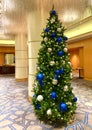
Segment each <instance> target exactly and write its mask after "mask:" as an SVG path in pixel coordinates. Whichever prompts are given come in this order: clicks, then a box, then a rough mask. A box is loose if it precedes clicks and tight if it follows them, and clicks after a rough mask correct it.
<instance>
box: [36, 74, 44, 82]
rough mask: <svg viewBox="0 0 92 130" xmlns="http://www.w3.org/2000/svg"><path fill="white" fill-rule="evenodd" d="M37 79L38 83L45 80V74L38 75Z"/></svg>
mask: <svg viewBox="0 0 92 130" xmlns="http://www.w3.org/2000/svg"><path fill="white" fill-rule="evenodd" d="M36 79H37V80H38V81H41V80H43V79H44V74H43V73H38V74H37V76H36Z"/></svg>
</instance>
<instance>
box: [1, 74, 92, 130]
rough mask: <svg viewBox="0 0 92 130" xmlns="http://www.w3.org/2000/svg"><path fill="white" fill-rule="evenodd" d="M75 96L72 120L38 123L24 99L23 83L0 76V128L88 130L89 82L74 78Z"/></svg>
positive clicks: (91, 121) (91, 111) (91, 109)
mask: <svg viewBox="0 0 92 130" xmlns="http://www.w3.org/2000/svg"><path fill="white" fill-rule="evenodd" d="M72 86H73V88H74V89H73V91H74V93H75V94H76V96H77V97H78V108H77V110H76V113H75V120H74V121H73V122H71V123H70V124H69V125H68V126H62V125H59V126H58V125H57V124H53V125H48V124H44V123H43V122H40V121H39V120H38V119H37V118H36V116H35V114H34V110H33V107H32V105H31V103H29V102H28V100H27V97H28V95H27V93H28V92H27V91H28V85H27V82H16V81H15V79H14V76H13V75H8V76H7V75H4V76H2V75H0V130H92V82H88V81H85V80H83V79H78V78H74V79H73V81H72Z"/></svg>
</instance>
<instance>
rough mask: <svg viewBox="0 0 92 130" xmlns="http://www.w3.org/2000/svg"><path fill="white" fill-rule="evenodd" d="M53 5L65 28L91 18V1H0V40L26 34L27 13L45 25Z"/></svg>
mask: <svg viewBox="0 0 92 130" xmlns="http://www.w3.org/2000/svg"><path fill="white" fill-rule="evenodd" d="M53 5H54V8H55V10H56V11H57V12H58V15H59V19H60V20H61V21H62V22H63V25H64V26H66V27H67V28H68V27H69V26H71V25H73V24H74V23H76V22H78V21H80V20H83V19H85V18H87V17H89V16H91V17H92V0H0V39H2V38H8V37H13V36H15V35H17V34H18V33H24V34H27V14H28V12H35V14H36V16H37V17H38V19H39V20H40V22H43V23H46V19H47V17H48V16H49V11H50V10H51V9H52V6H53Z"/></svg>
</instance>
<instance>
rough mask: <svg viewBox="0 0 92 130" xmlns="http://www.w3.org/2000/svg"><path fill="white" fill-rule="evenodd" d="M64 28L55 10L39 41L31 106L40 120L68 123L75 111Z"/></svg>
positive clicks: (70, 68) (51, 12)
mask: <svg viewBox="0 0 92 130" xmlns="http://www.w3.org/2000/svg"><path fill="white" fill-rule="evenodd" d="M64 31H65V28H64V27H63V26H62V23H61V22H60V20H59V19H58V15H57V12H56V11H55V10H54V8H53V9H52V10H51V11H50V16H49V18H48V19H47V24H46V28H45V29H44V30H43V32H42V34H41V37H42V41H41V48H40V50H39V53H38V56H39V57H38V63H37V73H36V79H35V81H34V88H33V91H34V95H33V98H32V103H33V106H34V109H35V112H36V114H37V116H38V118H39V119H40V120H43V121H51V122H57V121H61V122H69V120H70V119H71V118H72V116H73V114H74V113H75V110H76V101H77V98H76V97H75V95H74V94H73V92H72V89H73V88H72V86H71V80H72V67H71V62H70V59H69V56H70V54H69V53H68V48H67V40H68V38H67V37H66V36H65V35H64Z"/></svg>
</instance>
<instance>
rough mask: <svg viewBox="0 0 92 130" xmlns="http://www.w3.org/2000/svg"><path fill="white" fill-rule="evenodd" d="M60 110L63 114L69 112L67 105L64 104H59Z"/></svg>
mask: <svg viewBox="0 0 92 130" xmlns="http://www.w3.org/2000/svg"><path fill="white" fill-rule="evenodd" d="M59 108H60V110H61V111H62V112H66V111H67V105H66V103H64V102H62V103H60V104H59Z"/></svg>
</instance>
